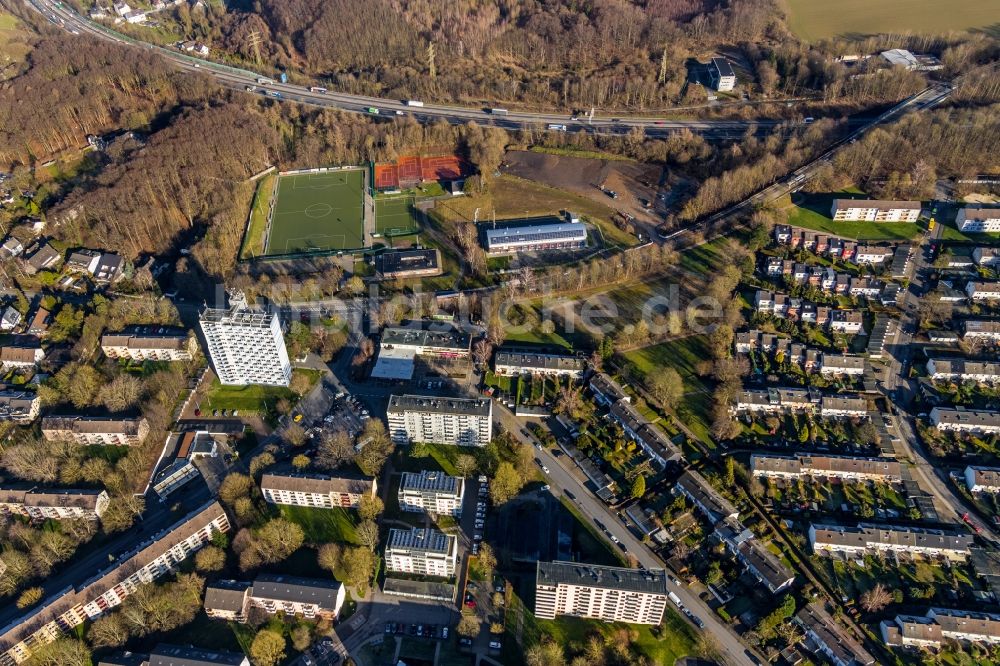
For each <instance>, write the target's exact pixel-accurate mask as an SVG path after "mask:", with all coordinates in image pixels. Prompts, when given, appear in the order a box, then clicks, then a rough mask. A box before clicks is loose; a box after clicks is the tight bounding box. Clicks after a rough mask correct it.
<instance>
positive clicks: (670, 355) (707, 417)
mask: <svg viewBox="0 0 1000 666" xmlns="http://www.w3.org/2000/svg"><path fill="white" fill-rule="evenodd" d="M711 357H712V355H711V353H710V352H709V349H708V339H707V337H706V336H704V335H692V336H690V337H687V338H681V339H678V340H672V341H670V342H664V343H662V344H658V345H652V346H651V347H643V348H641V349H636V350H634V351H630V352H627V353H626V354H625V358H626V359H627V360H628V361H629V362H630V363H632V364H633V365H635V367H636V369H637V370H638V371H639V372H640V373H642V374H643V375H646V374H648V373H649V372H651V371H652V370H654V369H656V368H662V367H668V368H673V369H674V370H676V371H677V372H678V373H680V376H681V379H683V380H684V397H683V398H681V402H680V404H679V405H678V407H677V410H676V411H677V416H678V418H680V420H681V421H682V422H683V423H684V424H685V425H686V426H687V427H688V428H690V429H691V431H692V432H694V433H695V434H696V435H698V436H699V437H701V438H702V439H704V440H705V441H711V436H710V432H711V423H712V415H711V411H712V390H713V388H712V386H711V385H710V384H709V382H708V381H707V380H705V379H704V378H702V377H699V376H698V364H699V363H700V362H701V361H703V360H706V359H710V358H711Z"/></svg>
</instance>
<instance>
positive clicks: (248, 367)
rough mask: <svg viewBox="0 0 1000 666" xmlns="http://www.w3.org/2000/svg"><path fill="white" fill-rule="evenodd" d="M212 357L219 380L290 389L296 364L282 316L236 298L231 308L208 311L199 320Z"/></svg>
mask: <svg viewBox="0 0 1000 666" xmlns="http://www.w3.org/2000/svg"><path fill="white" fill-rule="evenodd" d="M199 323H200V324H201V331H202V334H203V335H204V336H205V344H206V346H207V351H208V356H209V358H210V359H211V360H212V367H213V368H214V369H215V374H216V375H218V377H219V381H220V382H222V383H223V384H228V385H236V386H244V385H247V384H265V385H270V386H288V384H289V382H290V381H291V378H292V364H291V362H290V361H289V360H288V351H287V350H286V349H285V339H284V336H283V335H282V332H281V324H280V322H279V321H278V315H277V314H274V313H270V314H269V313H267V312H264V311H263V310H261V309H259V308H251V307H249V306H248V305H247V301H246V298H245V297H242V296H240V295H234V296H233V298H232V305H231V307H229V308H228V309H221V308H205V309H204V310H202V312H201V316H200V318H199Z"/></svg>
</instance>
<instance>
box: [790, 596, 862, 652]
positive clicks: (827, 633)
mask: <svg viewBox="0 0 1000 666" xmlns="http://www.w3.org/2000/svg"><path fill="white" fill-rule="evenodd" d="M795 623H796V624H798V625H799V626H800V627H802V631H803V632H805V635H806V636H807V637H808V638H809V641H810V642H811V643H812V645H814V646H815V647H816V650H817V651H818V652H820V653H821V654H823V655H824V656H825V657H826V658H827V659H828V660H830V663H832V664H833V665H834V666H872V665H873V664H874V663H875V657H873V656H872V655H871V654H869V652H868V651H867V650H865V649H864V648H863V647H862V646H861V643H860V642H858V641H857V640H856V639H855V638H854V637H853V636H851V635H850V634H849V633H848V632H847V631H846V630H845V629H844V628H843V627H841V626H840V625H839V624H837V622H836V621H835V620H834V619H833V617H832V616H831V615H830V614H829V613H827V612H826V609H824V608H823V606H822V605H821V603H819V602H815V601H814V602H811V603H809V604H806V605H805V606H804V607H803V608H802V610H800V611H799V612H798V613H796V614H795Z"/></svg>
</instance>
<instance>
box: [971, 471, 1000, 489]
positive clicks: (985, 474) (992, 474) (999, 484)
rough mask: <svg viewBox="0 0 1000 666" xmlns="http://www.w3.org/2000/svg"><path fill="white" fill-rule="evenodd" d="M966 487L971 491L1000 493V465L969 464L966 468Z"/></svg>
mask: <svg viewBox="0 0 1000 666" xmlns="http://www.w3.org/2000/svg"><path fill="white" fill-rule="evenodd" d="M965 487H966V488H968V489H969V492H970V493H1000V467H980V466H979V465H969V466H968V467H966V468H965Z"/></svg>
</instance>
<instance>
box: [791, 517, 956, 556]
mask: <svg viewBox="0 0 1000 666" xmlns="http://www.w3.org/2000/svg"><path fill="white" fill-rule="evenodd" d="M972 543H973V539H972V536H971V535H969V534H963V533H956V532H946V531H945V530H935V529H924V528H919V527H902V526H898V525H872V524H868V523H861V524H859V525H856V526H847V525H824V524H820V523H813V524H812V525H810V526H809V545H810V546H812V549H813V552H817V553H818V552H821V551H827V552H838V553H847V554H852V553H854V554H857V553H863V552H870V551H883V552H897V553H909V554H914V555H924V556H928V557H937V556H941V557H948V558H950V559H955V560H965V559H966V558H968V557H969V548H970V547H971V546H972Z"/></svg>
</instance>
